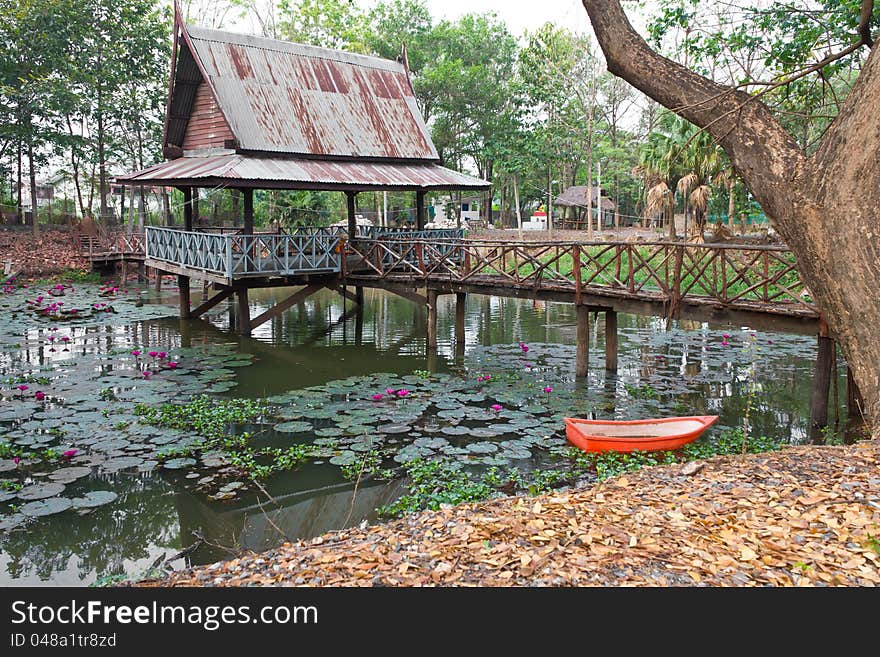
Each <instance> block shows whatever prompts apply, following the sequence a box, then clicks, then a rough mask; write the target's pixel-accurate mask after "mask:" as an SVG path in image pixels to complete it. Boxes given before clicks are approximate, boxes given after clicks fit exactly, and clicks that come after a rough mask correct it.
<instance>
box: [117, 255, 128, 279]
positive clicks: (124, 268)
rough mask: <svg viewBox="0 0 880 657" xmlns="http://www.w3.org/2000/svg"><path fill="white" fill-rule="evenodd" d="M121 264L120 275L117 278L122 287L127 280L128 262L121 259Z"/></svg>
mask: <svg viewBox="0 0 880 657" xmlns="http://www.w3.org/2000/svg"><path fill="white" fill-rule="evenodd" d="M121 264H122V273H121V274H120V276H119V282H120V283H121V284H122V285H125V279H126V278H128V261H127V260H126V259H125V258H124V257H123V258H122V263H121Z"/></svg>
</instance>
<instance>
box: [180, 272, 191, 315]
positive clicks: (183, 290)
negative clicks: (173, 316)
mask: <svg viewBox="0 0 880 657" xmlns="http://www.w3.org/2000/svg"><path fill="white" fill-rule="evenodd" d="M177 289H178V291H179V292H178V293H179V296H180V319H189V317H190V310H189V303H190V302H189V276H180V275H178V277H177Z"/></svg>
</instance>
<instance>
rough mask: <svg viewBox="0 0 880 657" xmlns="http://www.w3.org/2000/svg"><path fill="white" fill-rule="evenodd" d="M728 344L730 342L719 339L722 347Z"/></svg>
mask: <svg viewBox="0 0 880 657" xmlns="http://www.w3.org/2000/svg"><path fill="white" fill-rule="evenodd" d="M729 344H730V343H729V342H728V341H727V340H722V341H721V346H722V347H726V346H727V345H729Z"/></svg>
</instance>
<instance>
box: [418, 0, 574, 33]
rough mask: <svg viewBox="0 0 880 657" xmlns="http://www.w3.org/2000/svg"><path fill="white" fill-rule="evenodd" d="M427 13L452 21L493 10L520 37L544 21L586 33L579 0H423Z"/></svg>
mask: <svg viewBox="0 0 880 657" xmlns="http://www.w3.org/2000/svg"><path fill="white" fill-rule="evenodd" d="M426 4H427V5H428V9H430V10H431V13H432V14H433V15H434V16H436V17H438V18H449V19H455V18H458V17H459V16H462V15H464V14H469V13H477V14H478V13H483V12H488V11H494V12H495V13H496V14H498V16H499V18H502V19H503V20H504V22H505V23H507V26H508V27H509V28H510V31H511V32H512V33H513V34H515V35H517V36H520V35H522V33H523V32H524V31H525V30H530V31H534V30H535V29H537V28H538V27H540V26H541V25H543V24H544V23H546V22H547V21H550V22H552V23H557V24H559V25H563V26H565V27H567V28H568V29H570V30H572V31H574V32H590V31H591V29H590V20H589V18H588V17H587V11H586V9H584V5H583V4H582V3H581V2H580V0H540V1H539V2H525V1H523V0H508V1H507V2H505V1H504V0H427V2H426Z"/></svg>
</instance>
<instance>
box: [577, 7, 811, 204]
mask: <svg viewBox="0 0 880 657" xmlns="http://www.w3.org/2000/svg"><path fill="white" fill-rule="evenodd" d="M582 1H583V5H584V8H585V9H586V10H587V13H588V14H589V16H590V21H591V23H592V25H593V29H594V31H595V33H596V38H597V39H598V41H599V45H600V47H601V48H602V51H603V53H604V54H605V59H606V61H607V62H608V70H609V71H611V72H612V73H613V74H615V75H617V76H618V77H622V78H623V79H625V80H626V81H627V82H629V83H630V84H632V85H633V86H634V87H636V88H637V89H639V90H641V91H642V92H644V93H645V94H647V95H648V96H650V97H651V98H653V99H654V100H656V101H658V102H660V103H661V104H662V105H665V106H666V107H668V108H670V109H672V110H673V111H675V112H676V113H677V114H679V115H680V116H683V117H684V118H685V119H687V120H688V121H690V122H691V123H694V124H695V125H697V126H699V127H701V128H704V129H705V130H706V131H707V132H709V134H711V135H712V136H713V137H714V138H715V139H716V140H717V141H718V143H720V144H721V145H722V147H723V148H724V149H725V151H727V153H728V155H729V156H730V158H731V161H732V162H733V164H734V166H735V168H736V170H737V173H738V174H739V175H740V177H741V178H742V179H743V180H746V181H747V182H748V183H749V185H750V187H751V188H752V191H753V192H754V193H755V194H756V196H758V197H759V198H760V199H761V201H762V204H763V205H764V208H765V210H766V211H767V212H768V214H769V215H770V216H771V217H779V216H780V215H781V214H782V213H783V212H782V209H783V208H784V207H785V203H786V201H788V200H790V195H791V194H792V193H793V188H792V185H791V184H790V183H791V180H792V179H793V178H794V177H795V176H797V175H798V173H799V172H800V171H802V169H803V167H804V166H805V164H806V163H807V158H806V156H805V155H804V153H803V152H802V151H801V149H800V148H799V147H798V145H797V142H796V141H795V140H794V138H793V137H792V136H791V135H790V134H789V133H788V132H787V131H786V130H785V129H784V128H783V127H782V126H781V125H780V124H779V123H778V122H777V121H776V119H775V118H774V117H773V115H772V114H771V112H770V110H769V109H768V108H767V107H766V106H765V105H764V104H763V103H762V102H760V100H758V99H756V98H755V97H754V96H752V95H750V94H748V93H746V92H744V91H740V90H738V89H735V88H733V87H730V86H726V85H721V84H718V83H717V82H714V81H713V80H710V79H708V78H705V77H703V76H702V75H699V74H698V73H695V72H694V71H692V70H690V69H688V68H686V67H684V66H682V65H681V64H678V63H676V62H674V61H672V60H670V59H667V58H665V57H663V56H662V55H659V54H658V53H656V52H654V50H652V49H651V48H650V46H648V44H647V43H645V40H644V39H642V37H641V36H639V35H638V34H637V33H636V31H635V30H634V29H633V28H632V25H630V22H629V19H628V18H627V17H626V14H625V13H624V11H623V9H622V7H621V5H620V2H619V0H582Z"/></svg>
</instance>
